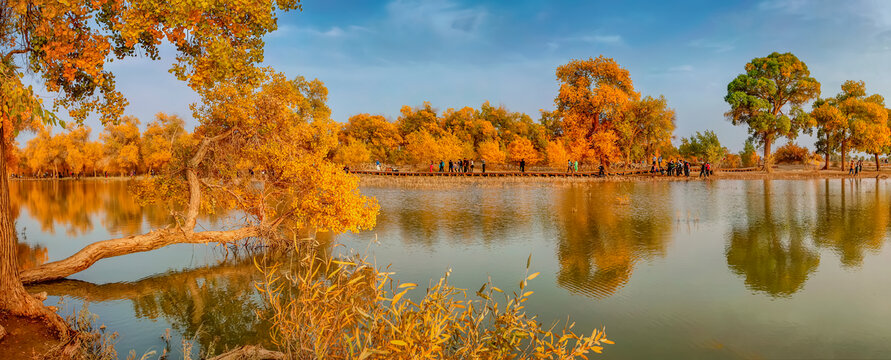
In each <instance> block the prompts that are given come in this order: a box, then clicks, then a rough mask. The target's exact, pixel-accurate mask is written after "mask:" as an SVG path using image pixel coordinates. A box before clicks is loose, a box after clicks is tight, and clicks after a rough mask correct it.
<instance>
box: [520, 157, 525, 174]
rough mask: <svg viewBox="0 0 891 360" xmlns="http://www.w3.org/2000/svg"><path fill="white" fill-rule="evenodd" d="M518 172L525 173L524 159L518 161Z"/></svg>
mask: <svg viewBox="0 0 891 360" xmlns="http://www.w3.org/2000/svg"><path fill="white" fill-rule="evenodd" d="M520 172H526V159H520Z"/></svg>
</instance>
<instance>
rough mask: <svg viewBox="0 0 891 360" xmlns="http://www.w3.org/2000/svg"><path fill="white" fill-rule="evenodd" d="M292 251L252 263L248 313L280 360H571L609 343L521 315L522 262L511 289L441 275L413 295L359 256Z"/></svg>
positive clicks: (598, 332)
mask: <svg viewBox="0 0 891 360" xmlns="http://www.w3.org/2000/svg"><path fill="white" fill-rule="evenodd" d="M297 253H299V254H307V255H304V256H302V257H299V258H296V259H292V260H290V261H292V263H290V264H284V263H282V262H272V263H264V261H263V260H259V261H257V260H255V261H256V266H257V268H258V269H260V271H262V272H263V274H264V280H263V281H262V282H261V283H259V284H257V290H258V291H259V292H260V293H261V295H262V296H263V297H264V299H265V300H266V303H267V304H268V307H269V308H268V309H263V310H258V314H263V313H268V314H269V315H268V316H270V319H269V320H270V321H271V322H272V323H273V326H272V329H273V330H272V333H271V336H272V339H273V342H274V343H275V344H276V345H277V346H278V347H279V350H280V351H282V352H283V353H284V354H286V355H287V357H288V358H290V359H317V358H325V359H444V358H448V359H456V358H457V359H520V358H523V359H525V358H538V359H573V358H587V357H586V355H587V354H590V353H592V352H593V353H600V352H601V351H602V350H603V345H605V344H612V343H613V342H612V341H610V340H608V339H607V338H606V337H605V333H604V330H603V329H595V330H593V331H592V332H591V333H590V335H580V334H577V333H576V332H574V331H573V327H574V323H571V322H567V323H565V324H563V325H562V326H557V324H554V325H553V326H551V327H548V328H544V327H542V326H541V324H540V323H539V322H538V321H537V319H536V317H535V316H532V315H529V314H527V313H526V312H525V307H524V303H525V302H526V301H527V300H528V299H529V297H530V296H531V295H532V294H533V292H532V291H528V290H527V284H528V281H530V280H532V279H534V278H535V277H536V276H538V273H533V274H529V265H530V261H531V256H530V261H527V266H526V268H527V270H526V274H524V277H523V280H522V281H520V284H519V290H518V291H515V292H511V293H505V292H504V291H502V290H501V289H499V288H498V287H495V286H494V285H493V284H492V283H491V280H490V281H487V282H485V283H483V284H482V286H481V287H480V288H479V290H477V291H476V292H473V293H471V292H469V291H468V290H467V289H459V288H456V287H454V286H452V285H451V284H449V275H450V274H449V272H446V273H445V275H444V276H443V277H442V278H440V279H439V280H437V281H434V282H432V283H431V284H430V286H429V287H428V288H427V289H426V291H425V292H424V293H423V295H419V294H416V293H417V292H418V291H414V292H412V290H414V289H416V288H417V285H416V284H413V283H399V282H397V281H396V280H394V279H393V273H392V272H388V271H386V270H387V269H384V270H383V271H379V270H377V269H376V268H375V267H374V266H373V265H372V263H370V262H369V261H368V259H367V257H362V256H359V255H355V254H354V255H350V256H346V257H340V258H335V257H331V256H322V257H319V256H316V255H314V254H316V252H315V251H299V252H297ZM410 292H411V293H410ZM410 295H419V296H410ZM499 299H500V300H499Z"/></svg>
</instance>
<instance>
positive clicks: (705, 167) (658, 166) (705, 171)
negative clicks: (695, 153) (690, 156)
mask: <svg viewBox="0 0 891 360" xmlns="http://www.w3.org/2000/svg"><path fill="white" fill-rule="evenodd" d="M691 167H692V164H690V162H689V161H686V160H681V159H675V160H670V161H668V164H666V165H665V167H662V158H661V157H659V158H656V157H654V158H653V165H652V167H650V173H653V174H655V173H659V174H662V175H668V176H681V175H683V176H686V177H690V168H691ZM714 173H715V171H714V169H712V164H711V163H710V162H708V161H706V162H704V163H702V164H701V165H700V166H699V177H709V176H710V175H714Z"/></svg>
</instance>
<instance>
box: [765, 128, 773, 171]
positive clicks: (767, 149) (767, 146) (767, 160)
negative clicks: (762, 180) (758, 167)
mask: <svg viewBox="0 0 891 360" xmlns="http://www.w3.org/2000/svg"><path fill="white" fill-rule="evenodd" d="M771 142H773V139H772V138H771V137H770V136H765V137H764V171H765V172H768V173H771V172H773V168H771V166H770V164H771V161H770V145H771V144H770V143H771Z"/></svg>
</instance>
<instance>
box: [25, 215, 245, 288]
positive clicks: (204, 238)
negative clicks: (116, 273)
mask: <svg viewBox="0 0 891 360" xmlns="http://www.w3.org/2000/svg"><path fill="white" fill-rule="evenodd" d="M259 234H260V228H259V227H255V226H251V227H244V228H240V229H236V230H229V231H202V232H197V233H191V232H190V231H188V229H187V228H185V227H183V228H171V229H161V230H155V231H152V232H149V233H148V234H142V235H135V236H128V237H124V238H118V239H112V240H105V241H100V242H96V243H92V244H90V245H87V246H86V247H84V248H83V249H82V250H80V251H78V252H77V253H75V254H74V255H71V256H69V257H67V258H65V259H62V260H59V261H54V262H50V263H46V264H43V265H40V266H37V267H33V268H30V269H27V270H25V271H23V272H22V273H21V281H20V282H23V283H25V284H33V283H40V282H45V281H50V280H58V279H62V278H65V277H67V276H70V275H72V274H76V273H78V272H81V271H83V270H86V269H87V268H89V267H90V266H92V265H93V264H95V263H96V262H97V261H99V260H102V259H105V258H110V257H115V256H121V255H127V254H133V253H138V252H146V251H152V250H155V249H160V248H162V247H165V246H168V245H172V244H206V243H211V242H216V243H220V244H225V243H231V242H234V241H238V240H241V239H245V238H248V237H252V236H258V235H259Z"/></svg>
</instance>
